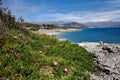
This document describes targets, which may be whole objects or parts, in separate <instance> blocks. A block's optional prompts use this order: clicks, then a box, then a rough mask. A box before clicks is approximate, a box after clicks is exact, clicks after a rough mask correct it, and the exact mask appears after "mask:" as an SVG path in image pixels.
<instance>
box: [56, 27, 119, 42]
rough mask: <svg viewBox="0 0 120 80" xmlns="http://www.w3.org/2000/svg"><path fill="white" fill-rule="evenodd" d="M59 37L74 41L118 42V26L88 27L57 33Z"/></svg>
mask: <svg viewBox="0 0 120 80" xmlns="http://www.w3.org/2000/svg"><path fill="white" fill-rule="evenodd" d="M57 37H58V38H59V39H67V40H69V41H71V42H74V43H79V42H99V41H103V42H106V43H120V28H89V29H84V30H79V31H75V32H65V33H62V34H59V35H57Z"/></svg>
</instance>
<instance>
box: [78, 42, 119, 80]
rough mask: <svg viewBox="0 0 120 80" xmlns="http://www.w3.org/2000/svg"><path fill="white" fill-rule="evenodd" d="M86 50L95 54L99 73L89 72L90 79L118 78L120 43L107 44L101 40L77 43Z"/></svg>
mask: <svg viewBox="0 0 120 80" xmlns="http://www.w3.org/2000/svg"><path fill="white" fill-rule="evenodd" d="M79 46H82V47H83V48H85V49H86V50H87V51H89V52H91V53H93V54H95V57H94V60H95V63H96V65H97V66H98V68H99V71H100V72H99V74H98V75H95V74H90V75H91V80H120V44H107V43H103V42H102V41H101V42H99V43H95V42H83V43H79Z"/></svg>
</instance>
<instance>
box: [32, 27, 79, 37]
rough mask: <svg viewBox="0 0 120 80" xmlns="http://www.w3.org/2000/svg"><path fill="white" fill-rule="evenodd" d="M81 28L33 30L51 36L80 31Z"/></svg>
mask: <svg viewBox="0 0 120 80" xmlns="http://www.w3.org/2000/svg"><path fill="white" fill-rule="evenodd" d="M79 30H81V29H39V30H38V31H32V32H33V33H37V34H46V35H50V36H56V35H59V34H61V33H64V32H74V31H79Z"/></svg>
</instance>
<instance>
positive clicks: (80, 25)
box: [32, 21, 120, 28]
mask: <svg viewBox="0 0 120 80" xmlns="http://www.w3.org/2000/svg"><path fill="white" fill-rule="evenodd" d="M32 23H35V24H53V25H57V26H64V27H77V28H107V27H120V22H118V21H116V22H112V21H105V22H87V23H78V22H69V21H40V22H32Z"/></svg>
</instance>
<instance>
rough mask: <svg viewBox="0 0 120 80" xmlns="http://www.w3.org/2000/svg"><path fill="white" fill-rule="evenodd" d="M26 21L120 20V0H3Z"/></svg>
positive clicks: (5, 4) (4, 4) (17, 15)
mask: <svg viewBox="0 0 120 80" xmlns="http://www.w3.org/2000/svg"><path fill="white" fill-rule="evenodd" d="M3 6H5V7H9V9H11V11H12V13H13V15H15V16H16V17H19V16H23V18H24V19H25V21H28V22H39V21H76V22H81V23H84V22H98V21H120V0H3Z"/></svg>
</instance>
